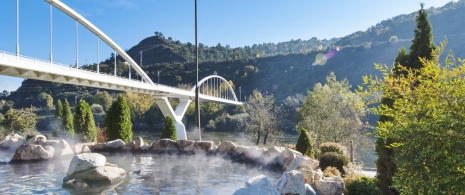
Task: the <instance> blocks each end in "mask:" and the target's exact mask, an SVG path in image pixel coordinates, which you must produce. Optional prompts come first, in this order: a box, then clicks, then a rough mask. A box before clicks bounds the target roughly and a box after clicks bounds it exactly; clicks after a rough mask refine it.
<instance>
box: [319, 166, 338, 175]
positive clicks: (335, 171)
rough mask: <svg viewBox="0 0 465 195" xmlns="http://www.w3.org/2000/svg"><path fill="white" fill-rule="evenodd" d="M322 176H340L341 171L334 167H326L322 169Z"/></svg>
mask: <svg viewBox="0 0 465 195" xmlns="http://www.w3.org/2000/svg"><path fill="white" fill-rule="evenodd" d="M323 176H325V177H333V176H336V177H338V176H341V172H340V171H339V170H338V169H337V168H336V167H331V166H329V167H326V169H325V171H323Z"/></svg>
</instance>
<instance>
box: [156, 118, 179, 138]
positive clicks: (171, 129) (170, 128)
mask: <svg viewBox="0 0 465 195" xmlns="http://www.w3.org/2000/svg"><path fill="white" fill-rule="evenodd" d="M164 125H165V126H164V127H163V131H162V132H161V136H160V139H171V140H177V139H178V136H177V135H176V127H175V126H174V120H173V118H172V117H171V116H169V115H168V116H166V118H165V123H164Z"/></svg>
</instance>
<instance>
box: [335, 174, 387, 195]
mask: <svg viewBox="0 0 465 195" xmlns="http://www.w3.org/2000/svg"><path fill="white" fill-rule="evenodd" d="M344 184H345V187H346V193H344V194H348V195H381V191H380V190H379V189H378V187H376V179H375V178H370V177H366V176H357V177H352V178H350V179H347V178H346V179H344Z"/></svg>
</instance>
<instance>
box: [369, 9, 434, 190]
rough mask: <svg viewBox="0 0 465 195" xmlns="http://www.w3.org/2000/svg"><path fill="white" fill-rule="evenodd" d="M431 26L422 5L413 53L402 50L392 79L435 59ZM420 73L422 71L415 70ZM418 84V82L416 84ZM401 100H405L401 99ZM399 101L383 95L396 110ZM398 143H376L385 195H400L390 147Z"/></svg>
mask: <svg viewBox="0 0 465 195" xmlns="http://www.w3.org/2000/svg"><path fill="white" fill-rule="evenodd" d="M431 30H432V28H431V25H430V23H429V21H428V13H427V12H426V11H425V10H424V9H423V4H421V9H420V10H419V11H418V14H417V17H416V28H415V30H414V38H413V40H412V44H411V45H410V53H407V51H406V50H405V48H404V47H402V48H401V49H400V50H399V54H398V55H397V57H396V59H395V61H394V65H393V68H392V69H393V71H392V72H391V73H390V75H389V77H391V78H392V79H394V78H397V77H401V76H402V77H404V76H406V74H408V72H409V71H411V70H420V69H422V68H423V63H422V62H421V60H420V59H423V60H431V59H432V57H433V56H432V52H433V51H434V50H435V48H436V46H435V45H434V44H433V36H432V33H431ZM414 72H415V73H418V71H414ZM412 84H413V85H417V84H418V83H412ZM390 91H391V89H389V88H387V89H385V93H386V92H387V93H390ZM399 98H401V97H399ZM395 101H398V100H396V99H392V98H390V97H385V96H383V99H382V101H381V104H382V105H384V106H387V107H392V105H393V104H394V102H395ZM389 120H391V118H390V117H388V116H385V115H380V118H379V120H378V124H380V123H385V122H388V121H389ZM395 142H396V140H394V139H392V138H386V139H383V138H381V137H378V140H377V141H376V153H377V154H378V160H377V161H376V167H377V172H378V175H377V185H378V187H379V188H380V189H381V191H382V192H383V194H397V193H398V192H397V191H396V189H394V188H393V187H392V185H393V180H392V178H393V176H394V174H395V172H396V164H395V163H394V159H393V156H394V150H393V149H392V147H390V145H392V144H395Z"/></svg>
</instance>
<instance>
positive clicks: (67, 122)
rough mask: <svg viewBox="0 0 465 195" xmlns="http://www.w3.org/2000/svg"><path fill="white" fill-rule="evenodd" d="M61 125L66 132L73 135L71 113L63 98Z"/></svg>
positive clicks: (66, 101)
mask: <svg viewBox="0 0 465 195" xmlns="http://www.w3.org/2000/svg"><path fill="white" fill-rule="evenodd" d="M63 127H64V128H65V131H66V132H67V133H68V134H70V135H71V136H74V121H73V113H72V112H71V107H69V103H68V100H67V99H65V105H64V106H63Z"/></svg>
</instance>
